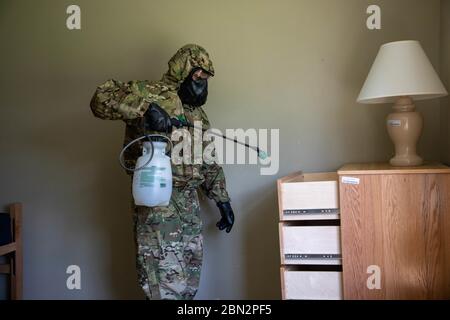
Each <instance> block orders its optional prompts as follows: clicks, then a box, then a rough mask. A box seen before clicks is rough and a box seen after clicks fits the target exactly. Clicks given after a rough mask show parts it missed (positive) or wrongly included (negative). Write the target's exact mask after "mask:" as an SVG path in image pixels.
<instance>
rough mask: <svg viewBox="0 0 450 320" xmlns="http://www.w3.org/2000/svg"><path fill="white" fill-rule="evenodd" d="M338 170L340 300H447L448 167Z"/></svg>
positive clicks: (348, 167) (365, 166)
mask: <svg viewBox="0 0 450 320" xmlns="http://www.w3.org/2000/svg"><path fill="white" fill-rule="evenodd" d="M338 174H339V194H340V216H341V238H342V239H341V241H342V261H343V290H344V298H345V299H450V168H448V167H445V166H442V165H438V164H436V165H426V166H421V167H414V168H394V167H391V166H390V165H388V164H356V165H346V166H344V167H342V168H341V169H340V170H339V171H338ZM374 266H375V269H376V268H379V271H380V273H379V274H378V273H377V274H378V276H379V277H380V278H379V279H380V283H379V284H380V287H379V289H377V288H373V287H374V286H373V285H374V284H375V280H374V278H372V279H369V277H370V276H371V272H373V270H375V269H374ZM368 269H369V270H368ZM368 271H369V273H368ZM375 272H377V271H375ZM373 275H375V274H373ZM375 276H376V275H375ZM368 279H369V282H371V281H372V280H373V282H371V283H372V285H369V286H368ZM369 287H371V288H372V289H369Z"/></svg>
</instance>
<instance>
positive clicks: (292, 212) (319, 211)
mask: <svg viewBox="0 0 450 320" xmlns="http://www.w3.org/2000/svg"><path fill="white" fill-rule="evenodd" d="M283 214H285V215H309V214H323V215H327V214H339V209H295V210H283Z"/></svg>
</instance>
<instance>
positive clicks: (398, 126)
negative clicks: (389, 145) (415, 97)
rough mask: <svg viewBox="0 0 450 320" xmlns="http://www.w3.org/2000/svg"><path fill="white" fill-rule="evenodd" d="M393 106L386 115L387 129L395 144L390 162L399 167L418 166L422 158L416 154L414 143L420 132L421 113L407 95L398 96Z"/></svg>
mask: <svg viewBox="0 0 450 320" xmlns="http://www.w3.org/2000/svg"><path fill="white" fill-rule="evenodd" d="M393 108H394V112H393V113H391V114H390V115H389V116H388V117H387V130H388V133H389V136H390V137H391V139H392V141H393V142H394V145H395V156H394V157H393V158H392V159H391V161H390V163H391V165H393V166H399V167H409V166H420V165H422V164H423V159H422V158H421V157H420V156H419V155H417V148H416V145H417V142H418V140H419V138H420V135H421V134H422V128H423V119H422V115H421V114H420V113H419V112H417V111H416V107H415V106H414V103H413V101H412V99H411V98H409V97H401V98H399V99H398V100H397V102H396V104H395V105H394V107H393Z"/></svg>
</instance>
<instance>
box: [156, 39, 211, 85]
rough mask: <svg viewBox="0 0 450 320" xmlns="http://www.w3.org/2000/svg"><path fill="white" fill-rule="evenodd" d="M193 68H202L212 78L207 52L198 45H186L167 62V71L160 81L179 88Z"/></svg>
mask: <svg viewBox="0 0 450 320" xmlns="http://www.w3.org/2000/svg"><path fill="white" fill-rule="evenodd" d="M194 68H202V69H204V70H205V71H206V72H209V73H210V74H211V75H212V76H214V67H213V63H212V61H211V59H210V58H209V54H208V52H206V50H205V49H204V48H202V47H201V46H199V45H196V44H188V45H185V46H184V47H182V48H181V49H179V50H178V51H177V53H175V55H174V56H173V57H172V58H171V59H170V60H169V70H168V71H167V72H166V73H165V74H164V76H163V78H162V81H163V82H165V83H167V84H169V85H172V86H175V87H176V88H179V87H180V84H181V83H182V82H183V81H184V79H186V77H187V76H188V75H189V74H190V73H191V71H192V69H194Z"/></svg>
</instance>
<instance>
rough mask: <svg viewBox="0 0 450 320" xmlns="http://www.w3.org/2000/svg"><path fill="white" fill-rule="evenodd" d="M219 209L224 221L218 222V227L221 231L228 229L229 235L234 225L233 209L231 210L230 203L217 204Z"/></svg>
mask: <svg viewBox="0 0 450 320" xmlns="http://www.w3.org/2000/svg"><path fill="white" fill-rule="evenodd" d="M217 207H218V208H219V210H220V215H221V216H222V219H220V221H219V222H217V224H216V226H217V227H218V228H219V230H223V229H226V230H225V231H226V232H227V233H229V232H230V231H231V228H233V224H234V213H233V209H231V205H230V203H229V202H217Z"/></svg>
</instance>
